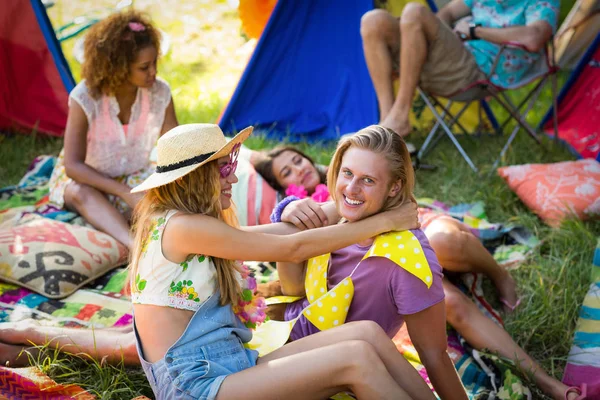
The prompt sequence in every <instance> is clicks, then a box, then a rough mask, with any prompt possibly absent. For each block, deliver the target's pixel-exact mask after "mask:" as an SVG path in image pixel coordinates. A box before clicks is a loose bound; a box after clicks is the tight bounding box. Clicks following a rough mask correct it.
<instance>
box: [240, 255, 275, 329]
mask: <svg viewBox="0 0 600 400" xmlns="http://www.w3.org/2000/svg"><path fill="white" fill-rule="evenodd" d="M239 271H240V275H241V277H242V285H241V286H242V294H241V296H240V297H239V299H238V302H237V304H234V305H233V312H234V313H235V314H236V315H237V316H238V318H239V319H240V320H241V321H242V323H243V324H244V325H246V327H247V328H249V329H256V326H257V325H259V324H261V323H262V322H264V321H265V320H266V319H267V314H266V310H267V303H266V301H265V298H264V297H262V296H257V295H256V279H254V277H252V276H250V270H249V269H248V266H247V265H244V264H241V266H240V268H239Z"/></svg>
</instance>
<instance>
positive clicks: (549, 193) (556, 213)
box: [498, 159, 600, 226]
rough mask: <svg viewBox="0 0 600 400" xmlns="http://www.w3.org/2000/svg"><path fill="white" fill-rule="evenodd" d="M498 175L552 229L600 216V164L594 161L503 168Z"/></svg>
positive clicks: (585, 160)
mask: <svg viewBox="0 0 600 400" xmlns="http://www.w3.org/2000/svg"><path fill="white" fill-rule="evenodd" d="M498 174H499V175H500V176H501V177H503V178H504V179H505V180H506V183H507V184H508V186H509V187H510V188H511V190H512V191H514V192H515V193H516V194H517V196H519V198H520V199H521V201H523V203H525V205H526V206H527V207H529V208H530V209H531V210H532V211H533V212H534V213H536V214H537V215H538V216H539V217H540V218H541V219H543V220H544V221H545V222H546V223H547V224H548V225H550V226H557V225H560V222H561V221H562V220H563V219H564V218H565V217H569V216H576V217H577V218H580V219H582V220H585V219H588V218H593V217H598V216H600V163H599V162H598V161H596V160H592V159H584V160H578V161H566V162H560V163H554V164H526V165H515V166H511V167H503V168H499V169H498Z"/></svg>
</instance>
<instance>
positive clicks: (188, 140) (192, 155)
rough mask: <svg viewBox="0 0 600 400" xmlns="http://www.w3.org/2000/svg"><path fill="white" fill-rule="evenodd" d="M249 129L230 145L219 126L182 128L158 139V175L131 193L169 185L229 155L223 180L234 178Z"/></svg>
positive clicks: (222, 170) (222, 172) (178, 127)
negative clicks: (240, 151) (230, 176)
mask: <svg viewBox="0 0 600 400" xmlns="http://www.w3.org/2000/svg"><path fill="white" fill-rule="evenodd" d="M252 129H253V128H252V127H251V126H249V127H247V128H245V129H243V130H242V131H241V132H240V133H238V134H237V135H236V136H235V137H234V138H233V139H231V140H230V141H229V142H228V141H227V139H225V135H223V131H222V130H221V128H220V127H219V126H218V125H215V124H187V125H179V126H177V127H175V128H173V129H171V130H170V131H168V132H167V133H165V134H164V135H163V136H161V137H160V139H158V143H157V146H156V149H157V166H156V172H155V173H153V174H152V175H150V176H149V177H148V178H147V179H146V180H145V181H144V182H142V183H141V184H140V185H138V186H136V187H135V188H133V189H132V190H131V193H137V192H142V191H145V190H148V189H152V188H155V187H159V186H162V185H166V184H167V183H171V182H173V181H175V180H176V179H178V178H181V177H182V176H185V175H187V174H188V173H190V172H192V171H193V170H195V169H196V168H199V167H201V166H202V165H204V164H206V163H209V162H211V161H214V160H217V159H219V158H221V157H224V156H227V155H229V156H230V158H229V161H228V162H227V164H225V165H223V166H222V167H221V168H220V169H219V172H220V174H221V177H223V178H226V177H227V176H229V175H231V174H232V173H233V172H234V171H235V169H236V167H237V158H238V155H239V150H240V147H241V144H242V143H243V142H244V141H245V140H246V139H247V138H248V136H250V134H251V133H252Z"/></svg>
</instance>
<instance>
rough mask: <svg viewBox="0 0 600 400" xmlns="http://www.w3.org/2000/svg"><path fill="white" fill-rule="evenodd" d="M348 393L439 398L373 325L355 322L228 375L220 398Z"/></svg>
mask: <svg viewBox="0 0 600 400" xmlns="http://www.w3.org/2000/svg"><path fill="white" fill-rule="evenodd" d="M344 390H351V391H352V392H354V393H355V394H356V395H357V396H358V398H360V399H388V398H389V399H408V398H414V399H434V397H433V394H432V392H431V390H430V389H429V388H428V386H427V385H426V384H425V382H424V381H423V379H422V378H421V377H420V376H419V374H418V373H417V371H416V370H415V369H414V368H413V367H412V366H411V365H410V364H409V363H408V361H406V360H405V359H404V357H402V355H401V354H400V353H399V352H398V350H397V349H396V347H395V346H394V344H393V343H392V341H391V340H390V338H388V337H387V336H386V335H385V333H384V332H383V330H382V329H381V328H380V327H379V325H377V324H375V323H374V322H372V321H359V322H351V323H348V324H345V325H342V326H340V327H337V328H335V329H332V330H328V331H324V332H319V333H317V334H314V335H310V336H307V337H305V338H302V339H300V340H297V341H295V342H292V343H289V344H286V345H285V346H284V347H282V348H280V349H278V350H276V351H274V352H272V353H270V354H268V355H267V356H265V357H261V358H259V360H258V365H257V366H256V367H254V368H250V369H248V370H245V371H242V372H239V373H237V374H234V375H230V376H228V377H227V378H226V379H225V381H224V382H223V386H222V387H221V390H220V391H219V394H218V396H217V398H218V399H219V400H224V399H238V398H242V397H243V398H252V399H254V398H256V399H269V398H286V399H313V398H314V399H322V398H327V397H329V396H331V395H333V394H335V393H337V392H340V391H344ZM407 392H408V393H407ZM249 395H250V396H251V397H248V396H249Z"/></svg>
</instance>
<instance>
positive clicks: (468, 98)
mask: <svg viewBox="0 0 600 400" xmlns="http://www.w3.org/2000/svg"><path fill="white" fill-rule="evenodd" d="M549 46H550V49H549V48H548V47H547V48H546V49H545V59H546V67H547V70H546V71H545V72H544V73H542V74H539V75H538V76H535V77H533V78H531V79H529V80H528V81H527V82H524V83H522V84H521V85H520V86H518V87H514V88H501V87H498V86H496V85H494V84H493V83H492V82H491V81H490V77H491V76H492V75H493V73H494V71H495V69H496V66H497V64H498V61H499V60H500V55H501V54H502V52H503V51H504V50H505V49H506V48H510V47H512V48H514V47H518V48H521V49H524V50H526V51H528V50H527V49H526V48H525V47H524V46H523V45H522V44H520V43H512V42H511V43H505V44H503V45H502V47H501V48H500V51H499V53H498V55H497V56H496V59H495V60H494V64H493V66H492V71H491V72H490V74H489V75H488V76H487V77H486V79H484V80H481V81H477V82H474V83H473V84H471V85H469V86H468V87H466V88H465V89H463V90H460V91H459V92H457V93H455V94H453V95H450V96H448V97H447V98H448V103H447V104H446V105H443V104H442V103H440V101H439V100H438V99H437V98H436V97H435V95H431V94H428V93H425V92H424V91H423V90H422V89H421V88H420V87H419V88H417V90H418V92H419V95H420V96H421V98H422V99H423V101H424V102H425V104H427V106H428V107H429V109H430V110H431V112H432V113H433V115H434V116H435V119H436V123H435V124H434V126H433V128H432V129H431V131H430V132H429V134H428V135H427V138H426V139H425V142H424V143H423V145H422V146H421V148H420V150H419V152H418V154H417V158H418V159H419V160H421V159H422V158H423V157H425V155H426V154H427V152H429V150H431V149H432V148H433V147H435V145H436V144H437V143H438V141H439V140H440V139H441V138H442V137H443V136H444V134H445V135H446V136H448V138H449V139H450V141H451V142H452V143H453V144H454V146H455V147H456V148H457V150H458V151H459V153H460V154H461V156H462V157H463V158H464V160H465V161H466V162H467V164H468V165H469V167H471V169H472V170H473V171H474V172H476V173H479V169H478V168H477V167H476V166H475V163H474V162H473V160H471V158H470V157H469V155H468V154H467V152H466V151H465V149H464V148H463V147H462V146H461V145H460V143H459V142H458V140H457V139H456V137H455V135H454V133H453V132H452V127H453V126H454V125H456V126H458V127H459V129H460V130H461V131H462V133H464V134H467V131H466V129H465V128H464V127H463V126H462V125H461V124H460V122H459V118H460V116H461V115H462V114H463V113H464V112H465V111H466V110H467V108H468V107H469V105H470V104H471V103H472V102H473V101H478V100H481V99H483V98H486V97H492V98H494V100H496V101H497V102H498V103H499V104H500V105H501V106H502V108H504V109H505V110H506V111H507V112H508V113H509V116H508V117H507V118H506V120H505V121H504V122H503V123H502V124H500V127H499V128H498V129H497V130H496V133H497V134H502V132H503V130H504V128H505V127H506V126H507V125H508V123H509V122H510V121H511V120H515V121H516V123H517V124H516V126H515V127H514V128H513V130H512V132H511V134H510V135H509V138H508V140H507V142H506V144H505V145H504V147H503V148H502V151H501V152H500V155H499V156H498V158H497V159H496V161H495V162H494V164H493V166H492V169H491V171H492V172H493V171H494V170H495V169H496V167H497V166H498V164H499V162H500V161H501V160H502V158H503V157H504V155H505V154H506V152H507V150H508V149H509V147H510V145H511V144H512V142H513V141H514V139H515V137H516V135H517V132H518V131H519V129H521V128H522V129H524V130H525V132H527V134H528V135H529V136H530V137H531V138H533V139H534V140H535V141H536V143H538V144H539V145H540V146H542V148H543V145H542V142H541V141H540V139H539V137H538V135H537V133H536V132H535V130H534V129H533V128H532V127H531V126H530V125H529V124H528V123H527V121H526V120H525V117H526V116H527V114H528V113H529V112H530V111H531V109H532V108H533V106H534V105H535V102H536V101H537V99H538V98H539V96H540V94H541V92H542V89H543V88H544V86H545V84H546V83H547V81H548V79H550V80H551V83H552V104H553V107H552V108H553V121H554V137H555V139H556V140H558V119H557V108H556V104H557V91H558V89H557V76H556V72H557V70H558V67H557V66H556V63H555V62H554V59H553V54H554V51H553V49H552V48H551V47H552V42H551V41H550V44H549ZM536 80H537V81H538V82H537V83H536V85H535V87H534V88H533V89H532V90H531V91H530V92H529V93H528V94H527V96H525V98H524V99H523V100H521V102H520V103H519V104H518V105H517V106H515V105H514V104H513V103H512V101H511V100H510V98H509V97H508V95H507V94H506V92H507V91H509V90H514V89H518V88H520V87H523V86H525V85H528V84H530V83H533V82H535V81H536ZM470 92H471V93H472V95H469V93H470ZM455 102H460V103H465V104H464V105H463V107H462V108H461V109H460V110H459V111H458V113H456V115H453V114H452V113H451V112H450V108H451V107H452V104H454V103H455ZM523 106H526V107H525V110H524V111H523V112H521V110H522V108H523ZM437 108H439V109H440V110H441V113H440V112H438V110H437ZM479 110H480V111H479V128H481V127H482V118H481V105H480V108H479ZM447 118H448V119H449V121H448V122H446V119H447ZM440 128H441V130H440ZM466 136H467V137H468V134H467V135H466Z"/></svg>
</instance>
